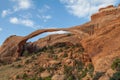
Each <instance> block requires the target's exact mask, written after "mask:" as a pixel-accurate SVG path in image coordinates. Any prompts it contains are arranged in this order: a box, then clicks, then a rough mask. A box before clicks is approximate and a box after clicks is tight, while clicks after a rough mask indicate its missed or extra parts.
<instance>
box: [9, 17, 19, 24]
mask: <svg viewBox="0 0 120 80" xmlns="http://www.w3.org/2000/svg"><path fill="white" fill-rule="evenodd" d="M10 23H13V24H18V23H19V20H18V18H16V17H13V18H10Z"/></svg>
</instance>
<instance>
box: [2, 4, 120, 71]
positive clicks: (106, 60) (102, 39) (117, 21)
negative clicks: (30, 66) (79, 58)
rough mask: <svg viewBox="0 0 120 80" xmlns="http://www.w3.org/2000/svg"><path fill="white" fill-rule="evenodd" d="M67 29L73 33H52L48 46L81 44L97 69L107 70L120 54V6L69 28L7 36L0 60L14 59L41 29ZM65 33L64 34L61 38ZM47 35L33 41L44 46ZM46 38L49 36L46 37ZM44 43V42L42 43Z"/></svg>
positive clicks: (103, 10) (108, 8)
mask: <svg viewBox="0 0 120 80" xmlns="http://www.w3.org/2000/svg"><path fill="white" fill-rule="evenodd" d="M59 30H64V31H69V32H71V33H72V34H74V35H73V36H66V35H62V36H61V35H59V36H58V35H54V36H53V37H52V39H51V42H50V45H54V44H55V43H57V42H63V41H65V42H71V43H79V42H80V43H81V44H82V45H83V47H84V49H85V53H86V55H89V56H90V58H91V59H92V62H93V65H94V67H95V70H96V71H98V72H99V71H103V72H104V71H106V70H107V69H108V68H109V67H110V65H111V62H112V60H113V59H114V58H116V57H118V56H119V57H120V45H119V44H120V6H118V7H113V6H108V7H106V8H103V9H100V12H98V13H96V14H94V15H92V16H91V21H90V22H88V23H86V24H83V25H80V26H75V27H72V28H68V29H43V30H37V31H35V32H33V33H31V34H29V35H27V36H25V37H21V36H12V37H9V38H8V39H7V40H6V41H5V42H4V43H3V45H2V46H1V48H0V59H3V60H4V59H5V58H11V57H12V58H13V57H15V58H17V57H19V56H20V55H21V51H22V49H23V46H24V45H25V44H26V41H27V40H28V39H30V38H32V37H35V36H37V35H40V34H42V33H44V32H53V31H59ZM64 36H65V37H64ZM47 38H49V37H46V38H44V39H40V40H38V41H36V42H34V43H33V44H34V45H37V46H39V47H41V46H47V43H46V42H47V40H46V39H47ZM48 40H49V39H48ZM42 43H43V44H42ZM44 43H45V44H44Z"/></svg>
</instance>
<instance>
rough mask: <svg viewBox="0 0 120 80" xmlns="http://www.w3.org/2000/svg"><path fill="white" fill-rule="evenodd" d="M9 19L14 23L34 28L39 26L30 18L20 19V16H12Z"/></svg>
mask: <svg viewBox="0 0 120 80" xmlns="http://www.w3.org/2000/svg"><path fill="white" fill-rule="evenodd" d="M9 21H10V23H12V24H20V25H24V26H27V27H31V28H34V29H36V28H37V26H36V25H35V23H34V21H32V20H30V19H20V18H17V17H12V18H10V20H9Z"/></svg>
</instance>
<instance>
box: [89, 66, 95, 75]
mask: <svg viewBox="0 0 120 80" xmlns="http://www.w3.org/2000/svg"><path fill="white" fill-rule="evenodd" d="M93 72H94V66H93V65H92V64H89V65H88V73H89V75H90V76H91V77H93Z"/></svg>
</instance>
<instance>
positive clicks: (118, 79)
mask: <svg viewBox="0 0 120 80" xmlns="http://www.w3.org/2000/svg"><path fill="white" fill-rule="evenodd" d="M110 80H120V71H118V72H116V73H114V74H113V76H112V77H111V78H110Z"/></svg>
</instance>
